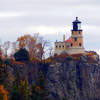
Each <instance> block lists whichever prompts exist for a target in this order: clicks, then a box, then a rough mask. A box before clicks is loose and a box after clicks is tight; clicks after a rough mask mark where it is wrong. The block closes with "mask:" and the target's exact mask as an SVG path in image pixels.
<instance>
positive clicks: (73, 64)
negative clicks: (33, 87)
mask: <svg viewBox="0 0 100 100" xmlns="http://www.w3.org/2000/svg"><path fill="white" fill-rule="evenodd" d="M49 60H50V61H49V62H45V63H42V62H41V63H40V62H35V63H34V64H32V63H29V62H28V63H22V64H21V63H20V64H19V63H14V64H13V65H14V68H10V71H12V72H11V73H12V75H13V74H15V72H16V71H18V72H20V74H21V79H22V80H23V79H25V78H27V79H28V81H29V83H30V84H32V82H33V81H35V80H36V79H37V77H38V73H39V71H40V70H42V72H43V74H44V76H45V79H46V86H47V88H48V90H49V98H52V100H62V98H65V100H100V62H99V56H98V55H97V54H94V55H92V56H91V55H73V56H57V57H54V58H52V59H49ZM11 69H12V70H11ZM10 82H11V81H10ZM63 100H64V99H63Z"/></svg>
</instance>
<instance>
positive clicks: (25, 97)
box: [20, 80, 30, 100]
mask: <svg viewBox="0 0 100 100" xmlns="http://www.w3.org/2000/svg"><path fill="white" fill-rule="evenodd" d="M29 94H30V92H29V87H28V81H27V80H24V81H21V85H20V95H21V97H20V98H21V100H29Z"/></svg>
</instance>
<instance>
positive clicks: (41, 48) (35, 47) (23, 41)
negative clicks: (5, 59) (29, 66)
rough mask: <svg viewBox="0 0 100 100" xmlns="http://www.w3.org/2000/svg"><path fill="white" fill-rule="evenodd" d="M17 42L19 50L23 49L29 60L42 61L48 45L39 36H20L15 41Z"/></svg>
mask: <svg viewBox="0 0 100 100" xmlns="http://www.w3.org/2000/svg"><path fill="white" fill-rule="evenodd" d="M17 42H18V46H19V48H25V49H26V50H27V51H28V52H29V55H30V58H31V59H34V58H38V59H42V58H43V55H44V53H45V51H46V50H45V48H46V46H47V43H48V42H47V41H45V40H43V38H42V37H40V36H39V34H35V35H34V36H31V35H24V36H21V37H19V38H18V39H17Z"/></svg>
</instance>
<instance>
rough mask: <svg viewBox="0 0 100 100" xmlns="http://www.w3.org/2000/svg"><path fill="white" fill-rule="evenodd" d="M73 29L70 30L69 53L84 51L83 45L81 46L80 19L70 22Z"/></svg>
mask: <svg viewBox="0 0 100 100" xmlns="http://www.w3.org/2000/svg"><path fill="white" fill-rule="evenodd" d="M72 24H73V29H72V30H71V40H72V42H71V53H72V54H75V53H84V46H83V32H82V29H81V21H79V20H78V17H76V20H75V21H73V22H72Z"/></svg>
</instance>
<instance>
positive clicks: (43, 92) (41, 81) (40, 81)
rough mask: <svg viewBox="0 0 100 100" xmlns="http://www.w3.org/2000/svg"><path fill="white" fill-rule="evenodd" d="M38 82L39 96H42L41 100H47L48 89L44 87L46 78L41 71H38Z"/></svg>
mask: <svg viewBox="0 0 100 100" xmlns="http://www.w3.org/2000/svg"><path fill="white" fill-rule="evenodd" d="M38 84H39V86H40V89H41V94H40V95H41V98H42V99H41V100H48V95H49V91H48V89H47V87H46V79H45V77H44V75H43V72H42V71H40V72H39V77H38Z"/></svg>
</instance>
